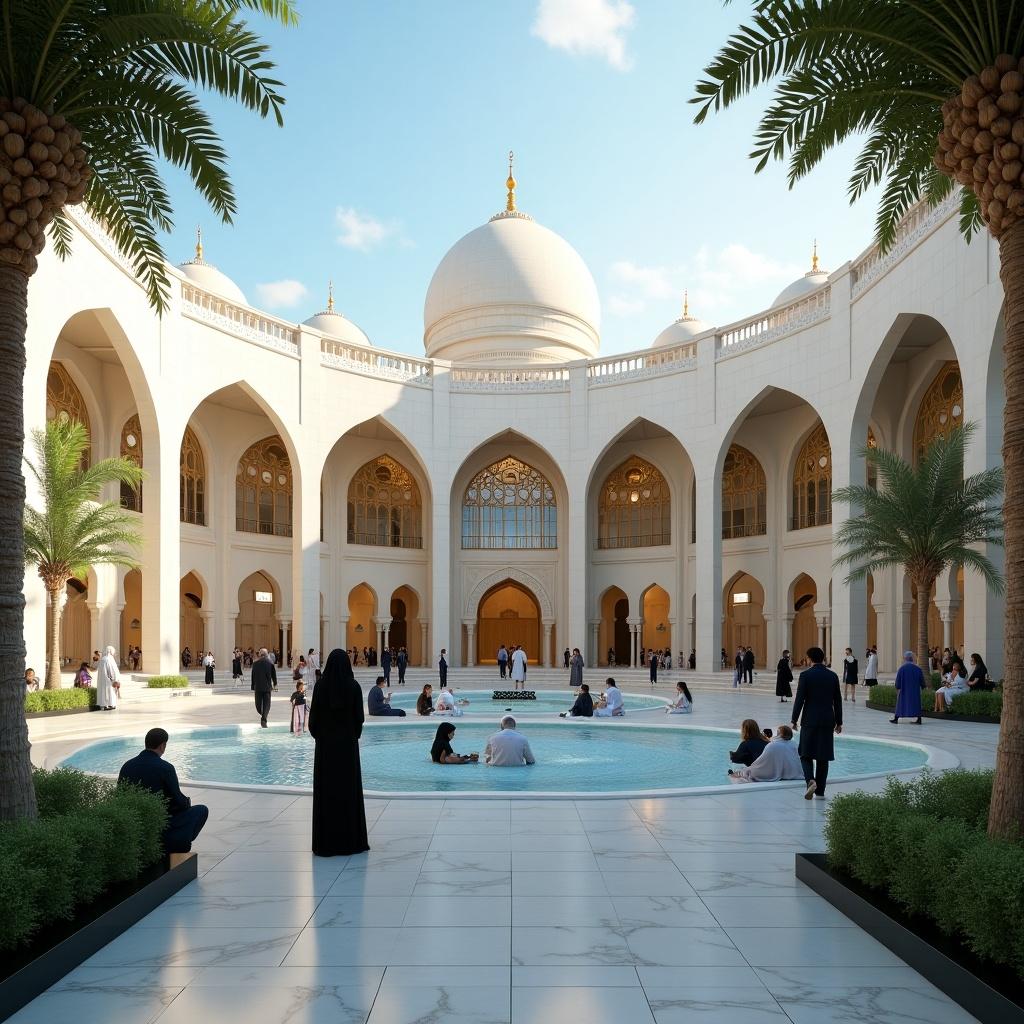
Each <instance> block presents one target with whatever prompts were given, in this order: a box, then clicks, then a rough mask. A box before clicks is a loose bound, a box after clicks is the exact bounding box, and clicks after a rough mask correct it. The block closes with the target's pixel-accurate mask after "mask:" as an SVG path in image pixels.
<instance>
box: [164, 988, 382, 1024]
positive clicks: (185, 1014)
mask: <svg viewBox="0 0 1024 1024" xmlns="http://www.w3.org/2000/svg"><path fill="white" fill-rule="evenodd" d="M376 994H377V986H375V985H364V986H358V987H348V986H340V985H328V984H322V983H317V984H314V985H309V986H299V985H292V986H280V987H271V986H260V987H253V986H250V985H219V986H216V987H208V988H200V987H191V986H190V987H189V988H187V989H185V991H184V992H182V993H181V995H179V996H178V997H177V999H175V1000H174V1002H173V1003H172V1004H171V1005H170V1006H169V1007H168V1008H167V1010H165V1011H164V1013H163V1014H162V1015H161V1016H160V1018H159V1019H160V1024H195V1022H196V1021H216V1022H217V1024H254V1022H255V1021H259V1022H260V1024H363V1022H364V1021H365V1020H366V1019H367V1015H368V1014H369V1012H370V1007H371V1006H373V1000H374V997H375V996H376Z"/></svg>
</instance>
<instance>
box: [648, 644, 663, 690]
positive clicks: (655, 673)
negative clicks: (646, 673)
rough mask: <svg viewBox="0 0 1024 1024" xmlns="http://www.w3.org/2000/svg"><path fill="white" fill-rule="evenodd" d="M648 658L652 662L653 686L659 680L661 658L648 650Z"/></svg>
mask: <svg viewBox="0 0 1024 1024" xmlns="http://www.w3.org/2000/svg"><path fill="white" fill-rule="evenodd" d="M647 660H648V661H649V662H650V663H651V686H653V685H654V684H655V683H656V682H657V681H658V662H659V661H660V660H661V659H660V658H659V657H658V655H656V654H655V653H654V652H653V651H648V652H647Z"/></svg>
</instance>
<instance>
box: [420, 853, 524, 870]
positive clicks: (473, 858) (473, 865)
mask: <svg viewBox="0 0 1024 1024" xmlns="http://www.w3.org/2000/svg"><path fill="white" fill-rule="evenodd" d="M466 869H470V870H479V871H511V870H512V854H511V853H510V852H509V851H508V850H504V851H496V850H490V851H484V852H481V851H470V850H445V851H443V852H441V851H438V850H432V851H430V852H429V853H427V855H426V857H425V859H424V861H423V864H422V866H421V868H420V870H421V871H424V872H427V871H456V872H462V871H465V870H466Z"/></svg>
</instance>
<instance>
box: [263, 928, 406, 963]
mask: <svg viewBox="0 0 1024 1024" xmlns="http://www.w3.org/2000/svg"><path fill="white" fill-rule="evenodd" d="M400 932H401V929H400V928H307V929H306V930H305V931H304V932H302V934H301V935H299V937H298V938H297V939H296V940H295V942H294V944H293V945H292V947H291V949H290V950H288V951H287V956H285V957H284V958H283V960H282V961H281V963H282V965H283V966H285V967H315V966H319V965H321V964H322V965H324V966H328V967H331V966H336V967H363V966H365V967H377V966H387V965H388V964H389V963H390V962H391V953H392V950H394V948H395V943H396V942H397V941H398V936H399V934H400Z"/></svg>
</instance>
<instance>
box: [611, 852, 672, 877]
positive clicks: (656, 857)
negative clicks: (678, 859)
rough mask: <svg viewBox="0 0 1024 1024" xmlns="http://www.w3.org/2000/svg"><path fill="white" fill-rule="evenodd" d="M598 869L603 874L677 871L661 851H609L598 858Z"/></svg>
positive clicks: (670, 860)
mask: <svg viewBox="0 0 1024 1024" xmlns="http://www.w3.org/2000/svg"><path fill="white" fill-rule="evenodd" d="M598 867H599V868H600V869H601V870H602V871H603V872H604V873H605V874H618V873H620V872H626V871H630V872H631V871H666V872H669V873H670V874H675V873H677V872H678V871H679V868H678V867H677V866H676V865H675V863H674V862H673V861H672V859H671V857H669V855H668V854H667V853H665V852H664V851H663V850H609V851H607V852H603V853H602V854H601V855H600V857H599V858H598Z"/></svg>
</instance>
